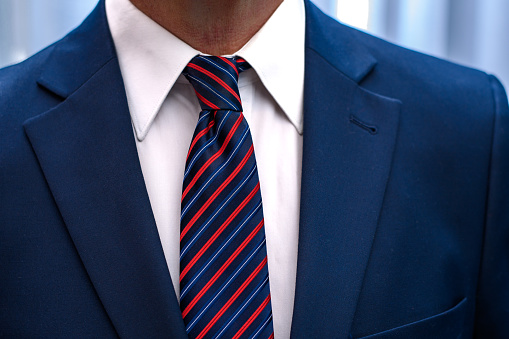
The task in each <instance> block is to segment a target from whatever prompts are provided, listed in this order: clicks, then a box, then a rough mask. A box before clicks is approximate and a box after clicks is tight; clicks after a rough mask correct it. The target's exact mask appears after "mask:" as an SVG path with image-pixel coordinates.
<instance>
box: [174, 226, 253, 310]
mask: <svg viewBox="0 0 509 339" xmlns="http://www.w3.org/2000/svg"><path fill="white" fill-rule="evenodd" d="M262 227H263V219H262V221H260V223H259V224H258V226H256V227H255V229H254V230H253V231H252V232H251V233H250V234H249V235H248V237H247V238H246V239H245V240H244V241H243V242H242V244H241V245H240V246H239V247H238V248H237V249H236V250H235V252H233V254H232V255H231V256H230V257H229V258H228V260H226V262H225V263H224V264H223V266H221V268H220V269H219V270H218V271H217V272H216V274H214V276H213V277H212V278H211V279H210V280H209V281H208V282H207V284H206V285H205V286H203V288H202V289H201V290H200V292H199V293H198V294H197V295H196V296H195V297H194V299H193V300H191V302H190V303H189V304H188V305H187V307H186V308H185V309H184V311H182V316H183V317H184V318H185V317H186V315H187V314H188V313H189V311H191V310H192V309H193V307H194V305H196V303H197V302H198V301H200V299H201V297H202V296H203V295H204V294H205V293H206V292H207V291H208V289H209V288H210V287H211V286H212V285H213V284H214V283H215V282H216V280H217V279H218V278H219V277H220V276H221V275H222V274H223V272H224V271H225V270H226V269H227V268H228V266H230V264H231V263H232V262H233V261H234V260H235V258H237V256H238V255H239V254H240V252H242V250H243V249H244V248H245V247H246V246H247V245H248V244H249V243H250V242H251V240H253V238H254V237H255V235H256V234H257V233H258V232H259V231H260V230H261V229H262Z"/></svg>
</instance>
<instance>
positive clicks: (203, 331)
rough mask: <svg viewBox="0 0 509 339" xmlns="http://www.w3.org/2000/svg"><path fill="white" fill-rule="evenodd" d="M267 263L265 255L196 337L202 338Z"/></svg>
mask: <svg viewBox="0 0 509 339" xmlns="http://www.w3.org/2000/svg"><path fill="white" fill-rule="evenodd" d="M266 264H267V257H265V258H264V259H263V260H262V262H261V263H260V264H259V265H258V267H256V269H255V270H254V271H253V273H251V275H250V276H249V277H248V278H247V279H246V281H244V283H243V284H242V285H241V286H240V287H239V289H238V290H237V291H235V293H234V294H233V296H232V297H231V298H230V300H228V302H227V303H226V304H225V305H224V306H223V307H222V308H221V309H220V310H219V312H217V313H216V315H215V316H214V318H212V320H211V321H210V322H209V323H208V324H207V326H205V328H204V329H203V330H202V331H201V332H200V334H198V336H197V337H196V339H201V338H203V337H204V336H205V335H206V334H207V332H208V331H209V330H210V329H211V328H212V326H214V324H215V323H216V322H217V321H218V320H219V318H221V316H222V315H223V314H224V313H225V312H226V311H227V310H228V308H229V307H230V306H231V305H232V304H233V303H234V302H235V300H236V299H237V298H238V297H239V295H241V294H242V292H244V290H245V289H246V287H247V286H248V285H249V284H250V283H251V281H253V279H254V278H255V277H256V275H257V274H258V273H260V271H261V270H262V268H263V267H264V266H265V265H266Z"/></svg>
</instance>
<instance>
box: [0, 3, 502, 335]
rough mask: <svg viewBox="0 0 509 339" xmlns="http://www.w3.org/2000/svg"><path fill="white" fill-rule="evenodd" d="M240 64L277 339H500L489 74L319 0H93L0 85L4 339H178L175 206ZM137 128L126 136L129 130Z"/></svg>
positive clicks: (498, 146)
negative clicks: (203, 90)
mask: <svg viewBox="0 0 509 339" xmlns="http://www.w3.org/2000/svg"><path fill="white" fill-rule="evenodd" d="M200 52H201V53H203V54H211V55H237V56H239V57H242V58H244V59H246V61H247V62H248V63H250V64H251V66H252V69H251V70H247V71H245V72H244V73H242V74H241V75H240V80H239V86H240V96H241V97H242V106H243V109H244V115H245V116H246V120H248V122H249V125H250V127H251V130H252V135H253V143H254V148H255V149H256V159H257V164H258V172H259V177H260V185H261V192H262V195H263V210H264V217H265V235H266V238H267V255H268V268H269V273H268V274H269V277H270V294H271V298H272V300H271V303H272V315H273V318H272V320H273V325H274V335H275V337H276V338H287V337H289V336H291V337H293V338H349V337H350V338H361V337H368V338H453V337H462V338H470V337H481V338H503V337H506V336H507V335H508V333H509V328H508V324H507V321H506V320H507V319H508V317H509V291H508V289H507V286H508V282H509V194H508V193H507V192H509V177H508V176H509V158H508V156H507V154H508V152H509V134H508V133H509V132H508V131H509V110H508V107H507V97H506V96H505V92H504V90H503V88H502V86H501V85H500V83H499V82H498V81H497V80H496V79H495V78H494V77H492V76H488V75H486V74H483V73H481V72H478V71H475V70H470V69H466V68H463V67H460V66H457V65H453V64H450V63H447V62H445V61H441V60H438V59H434V58H431V57H428V56H424V55H421V54H418V53H415V52H411V51H408V50H404V49H402V48H399V47H396V46H393V45H390V44H388V43H386V42H384V41H381V40H379V39H376V38H374V37H370V36H368V35H365V34H364V33H361V32H357V31H355V30H353V29H350V28H347V27H344V26H342V25H341V24H339V23H337V22H335V21H334V20H332V19H330V18H328V17H326V16H325V15H323V14H322V13H321V12H320V11H319V10H318V9H317V8H316V7H314V6H313V5H312V4H311V3H310V2H308V1H305V2H303V3H302V2H300V1H298V0H287V1H285V2H283V3H281V0H265V1H262V0H260V1H246V2H242V1H233V0H232V1H220V0H208V1H182V2H179V1H166V0H153V1H143V0H131V2H128V1H126V0H106V1H101V2H100V3H99V5H98V7H97V8H96V9H95V10H94V12H93V13H92V14H91V15H90V17H89V18H88V19H87V20H86V21H85V22H84V23H83V24H82V25H81V26H80V27H78V28H77V29H76V30H75V31H74V32H72V33H71V34H69V35H68V36H67V37H65V38H64V39H63V40H61V41H60V42H57V43H56V44H55V45H52V46H50V47H49V48H48V49H46V50H44V51H42V52H41V53H39V54H37V55H35V56H34V57H32V58H30V59H28V60H27V61H25V62H23V63H21V64H19V65H16V66H13V67H10V68H7V69H4V70H3V71H2V72H1V73H0V116H1V124H0V126H1V127H0V128H1V136H2V140H1V144H2V148H1V150H0V164H1V171H2V176H1V186H0V187H1V192H2V196H1V204H0V206H1V209H2V212H1V214H0V218H1V223H0V225H1V228H0V229H1V232H2V233H1V239H2V242H1V247H0V249H1V256H0V258H1V259H0V270H1V274H0V279H1V280H0V286H1V305H2V306H1V307H2V311H1V317H0V324H1V325H0V335H1V336H3V337H102V338H105V337H116V336H120V337H133V338H140V337H154V338H155V337H170V338H185V337H186V327H185V325H184V322H183V320H182V311H181V309H180V308H179V293H180V288H181V287H180V286H179V258H178V257H179V233H180V226H179V221H180V213H181V210H180V209H181V208H180V199H181V194H182V179H183V176H184V165H185V161H186V155H187V152H188V147H189V143H190V142H191V138H192V133H193V130H194V126H195V124H196V121H197V120H198V112H199V109H200V108H199V105H198V101H197V99H196V97H194V96H193V95H194V92H193V88H192V87H191V85H190V84H189V83H188V82H187V81H186V79H185V78H184V77H183V76H181V75H180V73H181V72H182V71H183V70H184V68H185V67H186V64H187V63H188V62H189V61H190V60H191V59H192V58H193V57H194V56H195V55H196V54H200ZM133 134H134V135H133Z"/></svg>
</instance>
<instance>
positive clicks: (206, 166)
mask: <svg viewBox="0 0 509 339" xmlns="http://www.w3.org/2000/svg"><path fill="white" fill-rule="evenodd" d="M242 119H243V117H242V114H240V115H239V118H238V119H237V121H235V124H234V125H233V126H232V129H231V130H230V132H229V133H228V135H227V136H226V139H225V140H224V142H223V145H222V146H221V148H220V149H219V150H218V151H217V152H216V153H215V154H214V155H213V156H211V157H210V159H209V160H207V162H206V163H205V164H203V166H202V168H200V170H199V171H198V172H197V173H196V175H195V176H194V178H193V180H191V182H190V183H189V185H187V187H186V189H185V191H184V192H182V200H180V202H182V201H183V200H184V198H185V197H186V195H187V193H188V192H189V190H190V189H191V188H192V187H193V186H194V184H195V183H196V181H198V179H199V178H200V177H201V175H202V174H203V172H205V170H206V169H207V168H208V167H209V166H210V164H212V163H213V162H214V160H216V159H217V158H219V157H220V156H221V154H223V152H224V150H225V149H226V146H228V143H229V142H230V139H231V138H232V137H233V135H234V134H235V132H236V131H237V128H238V127H239V125H240V123H241V122H242Z"/></svg>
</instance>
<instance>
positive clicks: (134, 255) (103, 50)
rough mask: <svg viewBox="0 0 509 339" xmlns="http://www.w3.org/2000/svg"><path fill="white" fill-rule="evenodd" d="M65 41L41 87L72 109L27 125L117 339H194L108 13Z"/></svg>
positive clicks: (101, 7) (60, 107)
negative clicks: (154, 205) (153, 202)
mask: <svg viewBox="0 0 509 339" xmlns="http://www.w3.org/2000/svg"><path fill="white" fill-rule="evenodd" d="M87 30H89V31H88V32H86V31H87ZM87 37H94V41H86V39H87ZM66 40H67V41H66V44H65V48H60V47H59V46H61V45H58V44H57V45H56V47H54V49H55V50H54V51H53V53H52V55H51V57H50V59H49V60H48V63H47V67H46V71H45V73H43V74H42V75H41V78H40V80H39V84H40V85H42V86H43V87H46V88H47V89H48V90H50V91H52V92H53V93H55V94H57V95H59V96H61V97H63V98H65V100H64V101H63V102H62V103H61V104H60V105H58V106H57V107H55V108H53V109H52V110H50V111H48V112H45V113H43V114H41V115H39V116H37V117H35V118H33V119H31V120H28V121H27V122H26V123H25V131H26V133H27V135H28V137H29V140H30V142H31V144H32V146H33V149H34V151H35V153H36V154H37V157H38V159H39V162H40V165H41V168H42V170H43V172H44V175H45V177H46V180H47V182H48V185H49V188H50V189H51V192H52V194H53V196H54V199H55V201H56V203H57V205H58V207H59V209H60V212H61V215H62V218H63V220H64V222H65V224H66V226H67V229H68V231H69V234H70V236H71V237H72V240H73V242H74V245H75V247H76V250H77V251H78V252H79V255H80V257H81V259H82V261H83V265H84V267H85V269H86V271H87V273H88V275H89V277H90V279H91V281H92V283H93V285H94V287H95V289H96V292H97V294H98V296H99V298H100V299H101V301H102V303H103V305H104V307H105V309H106V311H107V313H108V315H109V317H110V319H111V321H112V323H113V325H114V326H115V328H116V330H117V332H118V334H119V335H120V336H121V337H138V338H141V337H172V338H173V337H174V338H185V337H186V334H185V329H184V325H183V322H182V321H181V319H182V318H181V313H180V309H179V306H178V302H177V298H176V296H175V293H174V290H173V285H172V282H171V279H170V275H169V272H168V269H167V267H166V261H165V259H164V254H163V251H162V246H161V244H160V240H159V236H158V233H157V228H156V225H155V221H154V218H153V215H152V211H151V207H150V203H149V200H148V195H147V192H146V189H145V184H144V180H143V176H142V172H141V167H140V164H139V160H138V156H137V151H136V145H135V141H134V137H133V130H132V125H131V120H130V116H129V111H128V107H127V100H126V97H125V90H124V87H123V82H122V78H121V75H120V69H119V67H118V62H117V59H116V57H115V53H114V50H113V46H112V41H111V37H110V36H109V30H108V28H107V24H106V18H105V12H104V3H103V2H101V3H100V4H99V6H98V8H97V9H96V10H95V11H94V13H93V14H92V15H91V16H90V17H89V18H88V19H87V21H86V22H85V23H84V24H83V25H82V26H81V27H80V28H79V29H78V30H77V31H76V32H74V33H73V34H71V35H70V36H69V37H68V38H66ZM75 46H76V47H75ZM74 47H75V48H74ZM76 65H79V67H80V68H79V69H77V67H78V66H76Z"/></svg>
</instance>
